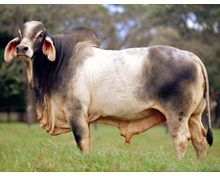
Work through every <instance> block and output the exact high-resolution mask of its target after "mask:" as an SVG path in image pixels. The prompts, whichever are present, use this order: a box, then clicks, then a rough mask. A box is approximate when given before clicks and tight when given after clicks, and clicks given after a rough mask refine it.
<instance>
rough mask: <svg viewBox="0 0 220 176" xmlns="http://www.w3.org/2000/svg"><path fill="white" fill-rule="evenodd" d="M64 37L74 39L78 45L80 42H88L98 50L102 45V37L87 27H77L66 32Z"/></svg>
mask: <svg viewBox="0 0 220 176" xmlns="http://www.w3.org/2000/svg"><path fill="white" fill-rule="evenodd" d="M63 35H64V36H67V37H70V38H73V39H74V41H75V42H76V44H77V43H79V42H88V43H89V44H90V45H92V46H93V47H97V48H99V47H100V45H101V37H100V36H99V35H98V34H97V33H96V32H95V31H93V30H92V29H90V28H87V27H85V26H76V27H74V28H72V29H70V30H67V31H66V32H64V33H63Z"/></svg>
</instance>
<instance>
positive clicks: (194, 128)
mask: <svg viewBox="0 0 220 176" xmlns="http://www.w3.org/2000/svg"><path fill="white" fill-rule="evenodd" d="M189 127H190V133H191V136H192V144H193V146H194V148H195V150H196V154H197V157H198V158H199V159H204V158H205V156H206V131H205V129H204V127H203V125H202V123H201V121H200V120H199V119H198V118H190V120H189Z"/></svg>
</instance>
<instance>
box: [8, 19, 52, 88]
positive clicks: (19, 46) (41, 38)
mask: <svg viewBox="0 0 220 176" xmlns="http://www.w3.org/2000/svg"><path fill="white" fill-rule="evenodd" d="M39 52H43V53H44V54H45V55H46V56H47V58H48V59H49V60H50V61H54V60H55V57H56V50H55V47H54V44H53V41H52V39H51V37H50V36H49V35H48V33H47V31H46V29H45V28H44V25H43V24H42V23H41V22H38V21H31V22H26V23H25V24H23V25H22V26H21V28H20V29H19V35H18V37H16V38H14V39H13V40H11V41H10V42H9V43H8V45H7V46H6V48H5V54H4V58H5V61H6V62H10V61H11V60H12V59H13V58H14V57H17V58H20V59H23V60H24V61H25V63H26V64H27V74H28V81H29V84H30V86H31V88H34V85H33V71H32V69H33V66H32V62H33V58H34V57H35V56H36V55H37V53H39Z"/></svg>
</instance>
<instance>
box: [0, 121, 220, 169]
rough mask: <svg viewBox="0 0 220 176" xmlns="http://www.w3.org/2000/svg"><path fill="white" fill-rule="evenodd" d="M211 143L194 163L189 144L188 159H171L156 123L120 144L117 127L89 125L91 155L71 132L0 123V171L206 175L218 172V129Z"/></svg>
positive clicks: (169, 140)
mask: <svg viewBox="0 0 220 176" xmlns="http://www.w3.org/2000/svg"><path fill="white" fill-rule="evenodd" d="M213 133H214V144H213V146H212V147H211V148H209V147H208V145H207V157H206V159H205V160H202V161H200V160H198V159H197V157H196V152H195V150H194V148H193V146H192V144H191V142H190V143H189V145H188V148H187V152H186V156H185V157H184V158H183V159H178V158H177V157H176V156H175V151H174V146H173V140H172V138H171V136H170V134H166V133H165V127H164V126H162V125H158V126H156V127H154V128H152V129H150V130H148V131H146V132H145V133H142V134H139V135H136V136H133V138H132V140H131V144H129V145H124V138H123V137H121V136H120V134H119V130H118V129H117V128H116V127H113V126H108V125H103V124H99V125H98V130H94V126H93V125H92V139H93V144H92V152H91V153H81V151H80V150H79V149H78V148H77V147H76V144H75V140H74V137H73V135H72V133H66V134H61V135H58V136H51V135H49V134H47V133H46V131H45V130H43V129H41V128H40V125H39V124H34V125H32V126H31V127H28V126H27V125H26V124H23V123H10V124H8V123H0V172H6V171H11V172H20V171H26V172H34V171H39V172H40V171H44V172H50V171H52V172H55V171H56V172H59V171H62V172H67V171H68V172H71V171H78V172H85V171H88V172H99V171H107V172H114V171H120V172H127V171H129V172H134V171H139V172H152V171H154V172H155V171H157V172H161V171H163V172H165V171H166V172H170V171H171V172H174V171H176V172H179V171H181V172H185V171H186V172H197V171H200V172H206V171H210V172H211V171H216V172H219V171H220V130H215V129H214V130H213Z"/></svg>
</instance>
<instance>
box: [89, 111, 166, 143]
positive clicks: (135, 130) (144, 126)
mask: <svg viewBox="0 0 220 176" xmlns="http://www.w3.org/2000/svg"><path fill="white" fill-rule="evenodd" d="M164 121H166V118H165V116H164V115H163V114H162V113H161V112H160V111H158V110H156V109H153V108H151V109H148V110H144V111H142V112H139V113H137V114H136V117H135V118H132V119H130V118H129V119H128V118H121V117H113V116H106V117H99V118H98V119H97V120H95V121H92V123H103V124H107V125H113V126H116V127H117V128H118V129H119V130H120V134H121V136H124V137H125V142H126V143H129V142H130V140H131V138H132V136H133V135H137V134H140V133H143V132H145V131H147V130H148V129H150V128H151V127H153V126H155V125H158V124H159V123H161V122H164Z"/></svg>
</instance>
